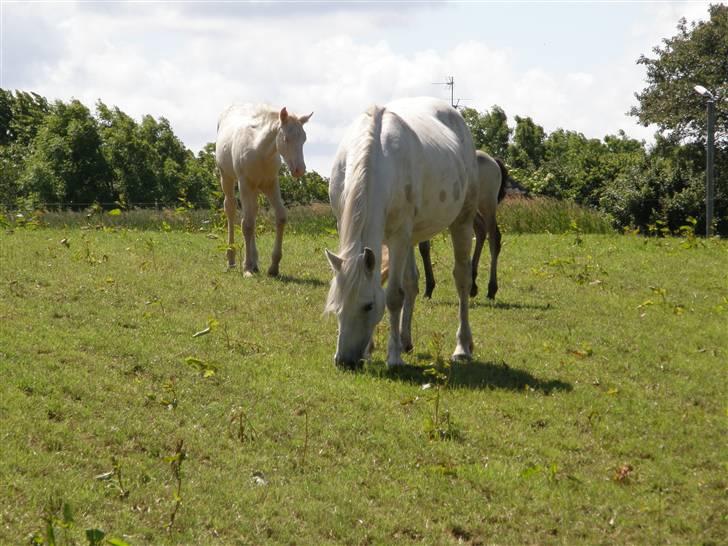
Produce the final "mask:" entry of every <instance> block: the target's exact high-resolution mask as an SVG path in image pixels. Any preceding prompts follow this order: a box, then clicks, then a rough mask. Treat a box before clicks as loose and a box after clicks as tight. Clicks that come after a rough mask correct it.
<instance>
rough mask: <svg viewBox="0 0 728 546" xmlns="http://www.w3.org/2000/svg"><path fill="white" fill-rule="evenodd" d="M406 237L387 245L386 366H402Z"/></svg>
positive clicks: (407, 246)
mask: <svg viewBox="0 0 728 546" xmlns="http://www.w3.org/2000/svg"><path fill="white" fill-rule="evenodd" d="M408 243H409V241H408V240H407V238H403V239H400V240H398V241H397V242H392V241H390V242H389V244H388V247H389V280H388V281H387V290H386V298H387V309H388V310H389V343H388V345H387V366H389V367H393V366H402V365H404V361H403V360H402V338H401V336H400V324H401V320H402V306H403V305H404V289H403V282H402V281H403V278H404V272H405V267H406V265H407V261H408V252H409V251H411V245H410V244H408Z"/></svg>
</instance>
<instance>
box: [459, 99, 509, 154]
mask: <svg viewBox="0 0 728 546" xmlns="http://www.w3.org/2000/svg"><path fill="white" fill-rule="evenodd" d="M460 113H461V114H462V115H463V118H464V119H465V123H466V124H467V125H468V127H469V128H470V131H471V133H472V134H473V142H474V143H475V148H476V149H479V150H483V151H485V152H487V153H489V154H490V155H492V156H495V157H500V158H505V157H506V154H507V153H508V141H509V140H510V138H511V132H512V131H511V129H510V128H509V127H508V117H507V116H506V113H505V112H504V111H503V109H502V108H501V107H500V106H498V105H494V106H493V107H492V108H491V110H490V112H486V113H483V114H481V113H480V112H478V111H477V110H475V109H474V108H463V109H462V110H461V111H460Z"/></svg>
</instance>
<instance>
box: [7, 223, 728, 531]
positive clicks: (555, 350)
mask: <svg viewBox="0 0 728 546" xmlns="http://www.w3.org/2000/svg"><path fill="white" fill-rule="evenodd" d="M291 227H293V222H292V226H291ZM291 231H292V232H294V231H296V230H295V229H292V230H291ZM324 233H325V234H318V235H313V234H311V233H306V232H299V233H297V234H296V233H292V234H291V235H290V236H288V237H287V239H286V240H285V242H284V258H283V262H282V264H281V271H282V275H283V276H282V278H281V279H270V278H267V277H266V276H263V275H261V276H258V277H255V278H250V279H246V278H244V277H243V276H242V275H241V274H240V273H239V272H230V273H229V272H225V271H224V267H223V264H224V260H225V259H224V250H223V249H222V246H223V245H222V239H221V237H220V234H219V232H216V231H214V230H213V231H212V232H210V231H209V230H208V231H206V232H205V233H187V232H183V231H170V232H165V231H137V230H127V229H117V230H112V229H105V230H98V229H80V228H78V227H59V228H43V229H27V228H26V229H17V230H15V231H14V232H8V231H6V232H3V233H2V234H0V323H1V324H2V328H1V329H0V376H1V377H2V382H0V422H1V423H2V428H1V430H0V434H1V435H2V440H1V441H2V443H1V446H2V450H1V452H0V498H2V503H1V504H0V544H19V543H26V542H27V541H28V540H29V537H30V536H32V535H33V534H35V533H37V534H39V535H38V536H40V537H44V536H45V533H46V529H47V524H46V522H45V519H44V518H46V519H51V522H52V523H53V526H54V528H55V529H56V538H57V539H58V540H57V543H61V544H63V543H74V541H75V543H77V544H86V542H85V538H84V531H85V529H91V528H97V529H101V530H103V531H104V532H105V533H107V536H108V537H116V538H120V539H123V540H125V541H126V542H127V543H128V544H133V545H139V544H263V543H266V544H268V543H270V544H277V543H280V544H293V543H295V544H393V543H398V544H409V543H424V544H449V543H452V544H456V543H461V542H464V543H470V544H658V543H659V544H686V543H687V544H721V543H724V541H725V537H726V536H728V521H727V520H726V513H728V506H727V503H726V487H727V486H728V481H727V479H726V470H727V466H726V465H727V462H728V461H726V450H725V438H726V432H727V430H726V428H727V427H726V418H727V417H728V407H727V406H726V397H725V394H726V390H725V377H726V371H728V369H727V366H726V362H728V338H727V336H726V324H728V244H727V243H726V242H725V241H718V240H709V241H696V240H691V239H645V238H640V237H635V236H618V235H584V234H582V233H581V232H577V231H574V230H572V231H571V232H567V233H566V234H563V235H543V234H542V235H517V234H514V233H506V234H505V235H504V248H503V252H502V253H501V260H500V264H501V268H500V271H499V274H500V277H499V280H500V291H499V293H498V298H497V300H496V302H495V303H494V304H491V303H488V302H487V301H485V300H484V299H482V297H479V298H478V299H477V300H476V301H474V302H473V303H472V307H471V322H472V326H473V331H474V336H475V343H476V348H475V360H474V361H473V362H472V363H470V364H459V365H457V366H455V367H454V368H452V370H450V374H451V375H450V379H449V383H448V387H447V388H446V389H445V388H441V389H438V387H437V384H436V382H435V384H433V381H434V380H433V378H432V377H431V376H430V375H429V374H427V373H426V369H427V368H428V367H430V366H431V364H432V362H433V361H435V360H436V359H437V356H438V352H439V351H442V353H443V354H445V355H448V354H449V353H450V352H451V351H452V349H453V347H454V339H455V329H456V315H457V306H456V300H455V295H454V290H453V287H452V282H451V278H450V274H449V270H450V269H451V258H450V250H449V248H448V247H449V244H448V243H447V242H446V240H445V239H444V238H443V237H438V238H436V239H435V241H434V245H433V253H434V262H435V273H436V275H437V279H438V281H439V284H438V287H437V289H436V291H435V295H434V298H433V300H432V301H424V300H422V299H419V300H418V302H417V308H416V310H415V320H414V328H413V334H414V336H415V351H414V353H413V354H412V355H409V356H407V357H406V358H407V360H408V362H409V363H410V364H411V366H410V367H408V368H406V369H404V370H399V371H396V372H388V371H387V370H386V366H385V365H384V362H383V359H384V358H385V355H384V354H383V350H382V348H383V347H384V346H385V344H386V335H387V328H386V326H384V325H380V327H379V328H378V331H377V342H378V350H377V351H375V354H374V358H373V360H372V362H371V363H369V364H367V365H366V366H365V368H364V369H363V370H362V371H361V372H358V373H352V372H343V371H340V370H337V369H336V368H335V367H334V365H333V361H332V356H333V352H334V345H335V336H336V322H335V320H334V319H333V318H324V317H322V316H321V311H322V307H323V303H324V299H325V297H326V292H327V288H328V281H329V279H330V271H329V268H328V266H327V263H326V260H325V258H324V255H323V249H324V248H330V249H335V248H336V245H337V241H336V238H335V235H333V234H332V233H331V232H324ZM271 245H272V235H271V234H270V233H268V232H265V233H263V234H262V236H261V237H260V241H259V247H260V252H261V257H262V264H261V265H262V266H263V267H262V268H263V269H265V266H266V265H267V263H268V260H269V254H270V248H271ZM485 262H487V260H485ZM485 262H484V263H485ZM486 275H487V272H486V270H485V269H483V270H482V271H481V276H482V277H483V278H484V277H485V276H486ZM385 322H386V321H385ZM206 328H210V331H209V332H208V333H206V334H202V335H198V336H197V337H194V334H196V333H198V332H204V330H205V329H206ZM440 340H441V341H440ZM445 372H447V370H445ZM428 384H429V385H430V388H426V389H423V386H425V385H428ZM437 395H439V404H440V405H439V409H438V412H439V417H440V422H441V423H443V422H444V423H446V425H445V426H446V428H447V431H448V432H449V433H450V434H447V435H445V436H447V437H448V438H450V439H439V438H440V437H441V435H437V434H435V435H433V434H432V430H431V429H432V427H431V424H430V425H428V423H431V421H432V420H433V414H434V413H435V398H436V396H437ZM180 440H181V441H182V442H183V444H182V446H183V449H184V451H185V453H186V458H185V459H184V460H183V461H182V463H181V465H178V470H179V481H178V479H177V477H176V475H175V473H174V472H173V469H172V461H173V457H174V455H175V453H176V450H177V448H178V446H179V442H180ZM114 461H115V462H114ZM114 468H116V469H117V470H118V471H120V472H121V481H119V475H118V473H117V474H116V475H112V476H109V474H108V473H109V472H111V471H113V469H114ZM105 473H106V475H105V476H104V474H105ZM99 476H101V477H105V478H106V479H97V477H99ZM178 486H180V496H179V499H181V503H179V506H177V504H178V499H177V497H176V496H175V495H176V491H177V487H178ZM63 503H66V504H67V505H68V506H69V507H70V509H71V514H69V515H72V518H73V523H71V524H69V525H68V527H69V529H67V530H66V533H67V539H68V540H67V541H66V542H63V540H62V539H63V536H64V533H63V530H62V529H61V525H60V523H59V520H63V519H64V518H63V517H62V516H61V515H60V514H61V513H62V506H63ZM176 507H177V508H176ZM175 510H176V512H175ZM51 513H54V514H56V520H55V521H54V520H53V519H52V518H51ZM173 513H174V514H175V516H174V521H173V524H172V525H171V527H170V526H169V524H170V521H171V520H172V514H173Z"/></svg>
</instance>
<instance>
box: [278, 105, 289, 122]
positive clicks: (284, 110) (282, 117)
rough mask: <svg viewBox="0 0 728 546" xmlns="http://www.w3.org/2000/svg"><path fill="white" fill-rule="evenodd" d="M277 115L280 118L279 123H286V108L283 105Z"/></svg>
mask: <svg viewBox="0 0 728 546" xmlns="http://www.w3.org/2000/svg"><path fill="white" fill-rule="evenodd" d="M278 117H279V118H280V120H281V123H286V122H287V121H288V110H286V107H285V106H284V107H283V108H281V113H280V114H279V116H278Z"/></svg>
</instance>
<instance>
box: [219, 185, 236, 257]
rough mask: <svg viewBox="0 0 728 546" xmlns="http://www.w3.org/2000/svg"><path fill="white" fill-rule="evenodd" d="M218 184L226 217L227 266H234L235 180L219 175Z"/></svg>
mask: <svg viewBox="0 0 728 546" xmlns="http://www.w3.org/2000/svg"><path fill="white" fill-rule="evenodd" d="M220 186H221V187H222V192H223V194H225V203H224V207H225V218H226V219H227V245H228V246H227V252H226V253H227V262H228V267H229V268H233V267H235V215H236V214H237V212H238V204H237V202H236V200H235V181H234V180H233V179H231V178H225V177H224V176H223V175H222V174H221V175H220Z"/></svg>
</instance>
